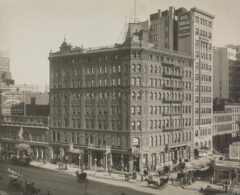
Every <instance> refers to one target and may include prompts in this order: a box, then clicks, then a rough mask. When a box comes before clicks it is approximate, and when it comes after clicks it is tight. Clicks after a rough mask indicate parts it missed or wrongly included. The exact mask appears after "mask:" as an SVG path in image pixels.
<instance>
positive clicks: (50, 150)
mask: <svg viewBox="0 0 240 195" xmlns="http://www.w3.org/2000/svg"><path fill="white" fill-rule="evenodd" d="M48 151H49V159H50V160H52V159H53V148H52V147H49V150H48Z"/></svg>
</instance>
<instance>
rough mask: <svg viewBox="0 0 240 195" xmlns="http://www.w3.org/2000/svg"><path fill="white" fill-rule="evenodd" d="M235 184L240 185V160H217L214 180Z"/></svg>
mask: <svg viewBox="0 0 240 195" xmlns="http://www.w3.org/2000/svg"><path fill="white" fill-rule="evenodd" d="M226 180H227V181H228V182H229V183H231V184H233V185H240V162H239V161H231V160H228V161H226V160H217V161H215V165H214V181H215V182H216V183H224V182H225V181H226Z"/></svg>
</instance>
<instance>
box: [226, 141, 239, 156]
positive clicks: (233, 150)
mask: <svg viewBox="0 0 240 195" xmlns="http://www.w3.org/2000/svg"><path fill="white" fill-rule="evenodd" d="M229 159H232V160H240V142H234V143H232V144H231V145H229Z"/></svg>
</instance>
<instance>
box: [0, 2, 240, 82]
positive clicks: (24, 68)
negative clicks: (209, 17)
mask: <svg viewBox="0 0 240 195" xmlns="http://www.w3.org/2000/svg"><path fill="white" fill-rule="evenodd" d="M136 1H137V16H138V18H139V19H140V20H146V19H148V17H149V14H150V13H154V12H156V11H157V10H158V9H162V10H164V9H167V8H168V7H169V6H171V5H172V6H175V7H176V8H178V7H185V8H188V9H189V8H191V7H198V8H201V9H204V10H206V11H207V12H210V13H212V14H213V15H215V20H214V32H213V39H214V40H213V41H214V44H215V45H217V46H223V45H225V44H230V43H234V44H240V0H136ZM132 13H133V0H0V49H3V50H9V51H10V57H11V71H12V75H13V78H14V79H15V81H16V83H28V84H30V83H32V84H39V85H45V84H47V83H48V82H49V63H48V59H47V58H48V54H49V51H50V50H51V49H53V51H56V50H58V47H59V46H60V44H61V43H62V41H63V38H64V36H66V39H67V41H68V42H70V43H71V44H72V45H73V46H80V45H81V44H83V46H84V47H94V46H102V45H112V44H114V43H115V42H116V41H117V40H118V37H119V35H120V34H121V32H122V30H123V27H124V24H125V23H126V18H127V17H128V16H130V15H131V14H132ZM132 15H133V14H132Z"/></svg>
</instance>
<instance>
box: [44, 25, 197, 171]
mask: <svg viewBox="0 0 240 195" xmlns="http://www.w3.org/2000/svg"><path fill="white" fill-rule="evenodd" d="M148 37H149V32H148V23H147V22H143V23H131V24H129V29H128V32H127V36H126V39H125V42H124V43H123V44H121V45H114V46H113V47H103V48H98V49H94V48H92V49H88V50H86V49H83V48H74V47H72V46H71V45H70V44H68V43H67V42H66V41H64V42H63V43H62V45H61V46H60V50H59V51H57V52H55V53H50V54H49V62H50V133H49V134H50V136H49V137H50V140H49V141H50V142H49V145H50V146H51V149H50V150H52V151H53V158H61V159H70V160H72V159H76V158H77V159H78V156H79V154H81V155H80V156H81V162H82V163H85V164H87V165H89V166H90V167H91V166H92V165H93V164H94V163H96V164H97V165H103V166H104V167H106V166H109V165H110V164H111V165H113V167H119V166H120V167H122V168H123V166H126V167H127V166H128V164H129V169H130V170H133V169H136V170H139V169H140V170H142V169H145V168H148V169H152V170H156V169H157V168H160V167H163V166H164V165H169V164H172V163H177V162H179V161H180V160H181V159H182V160H184V159H191V158H193V138H194V134H193V103H194V97H193V89H194V80H193V78H194V74H193V70H194V66H193V65H194V64H193V58H192V57H191V56H190V55H182V54H179V53H178V52H172V51H166V50H165V49H162V50H161V49H159V48H156V47H153V46H152V44H149V43H148ZM73 149H75V150H73ZM76 149H79V153H77V154H76V153H75V152H74V151H76ZM74 153H75V154H74Z"/></svg>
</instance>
